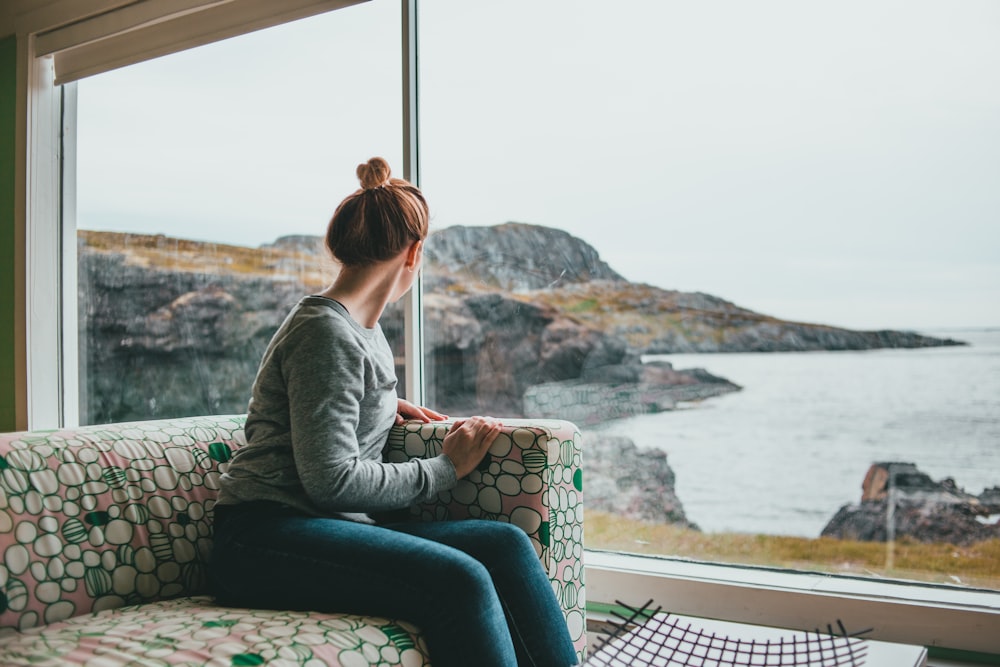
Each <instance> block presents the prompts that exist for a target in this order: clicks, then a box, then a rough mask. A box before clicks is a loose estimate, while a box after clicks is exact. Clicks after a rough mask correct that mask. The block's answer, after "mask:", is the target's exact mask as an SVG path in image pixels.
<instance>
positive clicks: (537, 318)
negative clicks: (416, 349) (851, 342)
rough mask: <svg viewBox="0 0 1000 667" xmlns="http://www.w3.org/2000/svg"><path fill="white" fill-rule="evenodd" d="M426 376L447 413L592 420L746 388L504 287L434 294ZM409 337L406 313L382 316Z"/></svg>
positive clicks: (393, 330)
mask: <svg viewBox="0 0 1000 667" xmlns="http://www.w3.org/2000/svg"><path fill="white" fill-rule="evenodd" d="M424 313H425V323H426V327H425V331H426V334H425V340H424V344H425V347H426V349H427V351H428V358H429V359H430V360H431V363H430V364H428V369H427V379H428V384H427V386H428V388H429V389H430V390H431V396H432V402H433V403H434V405H435V406H438V407H439V409H441V410H442V411H444V412H445V413H446V414H469V413H485V414H499V415H504V416H509V417H558V418H562V419H569V420H571V421H576V422H577V423H580V424H585V425H591V424H595V423H599V422H602V421H607V420H609V419H616V418H620V417H625V416H629V415H634V414H643V413H648V412H658V411H662V410H669V409H672V408H673V407H674V406H675V404H676V403H677V401H688V400H696V399H701V398H707V397H709V396H718V395H720V394H723V393H727V392H729V391H736V390H738V389H739V387H738V386H737V385H735V384H732V383H730V382H728V381H727V380H725V379H723V378H717V377H714V376H712V375H710V374H708V373H705V372H704V371H701V370H695V371H691V372H688V371H677V370H674V369H673V367H672V366H671V365H670V364H667V363H661V362H653V363H647V364H644V363H642V361H641V360H640V359H639V358H638V357H636V356H634V355H630V354H629V353H628V351H627V345H626V344H625V342H624V341H622V340H621V339H618V338H615V337H612V336H608V335H607V334H604V333H602V332H600V331H596V330H594V329H592V328H590V327H587V326H584V325H582V324H581V323H579V322H577V321H576V320H575V319H573V318H571V317H567V316H566V315H565V314H564V313H562V312H560V311H559V310H557V309H555V308H553V307H550V306H546V305H536V304H534V303H530V302H526V301H524V300H522V299H520V298H514V297H510V296H504V295H502V294H499V293H486V294H473V295H468V296H464V297H458V296H450V295H443V294H440V293H438V294H428V295H427V296H426V297H425V301H424ZM382 326H383V328H384V329H385V330H386V334H387V335H389V337H390V338H391V339H392V338H397V337H398V338H401V336H398V334H401V332H402V318H401V316H399V314H398V313H397V314H396V315H395V316H393V317H390V318H383V322H382Z"/></svg>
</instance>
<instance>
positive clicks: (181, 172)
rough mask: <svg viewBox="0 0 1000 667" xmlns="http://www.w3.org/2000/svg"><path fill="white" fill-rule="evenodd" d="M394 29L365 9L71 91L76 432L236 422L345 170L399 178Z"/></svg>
mask: <svg viewBox="0 0 1000 667" xmlns="http://www.w3.org/2000/svg"><path fill="white" fill-rule="evenodd" d="M400 29H401V28H400V16H399V3H397V2H393V1H392V0H377V1H375V2H370V3H364V4H362V5H360V6H356V7H349V8H346V9H343V10H338V11H335V12H332V13H329V14H325V15H322V16H317V17H313V18H310V19H305V20H302V21H298V22H295V23H291V24H287V25H283V26H279V27H276V28H272V29H270V30H266V31H261V32H256V33H251V34H248V35H244V36H241V37H238V38H234V39H230V40H226V41H224V42H220V43H217V44H213V45H209V46H205V47H201V48H198V49H195V50H191V51H187V52H183V53H179V54H176V55H172V56H168V57H165V58H161V59H158V60H153V61H150V62H146V63H141V64H138V65H134V66H132V67H128V68H125V69H120V70H116V71H112V72H109V73H107V74H102V75H100V76H95V77H92V78H90V79H86V80H84V81H81V82H80V83H79V88H78V96H79V109H78V123H77V126H78V135H79V140H78V153H79V159H78V165H77V175H78V213H77V216H78V228H79V234H78V237H79V248H78V257H79V312H80V324H79V326H80V336H79V340H80V357H79V359H80V392H81V401H80V402H81V406H80V412H81V422H82V423H106V422H112V421H126V420H132V419H147V418H154V417H175V416H184V415H198V414H227V413H242V412H245V411H246V407H247V399H248V398H249V392H250V386H251V383H252V381H253V377H254V373H255V371H256V369H257V365H258V363H259V362H260V358H261V354H262V353H263V350H264V347H265V346H266V344H267V342H268V340H269V339H270V337H271V335H272V334H273V333H274V331H275V330H276V329H277V327H278V325H279V324H280V323H281V321H282V320H283V319H284V317H285V315H286V314H287V311H288V309H289V308H290V306H291V305H292V304H293V303H294V302H295V301H296V300H297V299H298V298H300V297H301V296H302V295H303V294H306V293H308V292H310V291H315V290H316V289H317V288H321V287H323V286H325V284H327V283H328V282H329V280H330V278H331V277H332V275H333V273H332V272H333V268H332V266H331V265H330V264H329V263H328V261H327V258H326V255H325V251H324V250H323V249H322V245H321V237H322V235H323V234H324V233H325V231H326V223H327V221H328V220H329V218H330V216H331V215H332V213H333V210H334V208H335V207H336V206H337V204H338V203H339V202H340V200H341V199H342V198H343V197H344V196H345V195H346V194H348V193H350V192H351V191H353V190H354V189H356V188H357V185H358V184H357V180H356V179H355V177H354V169H355V167H356V165H357V164H358V163H360V162H363V161H365V160H367V159H368V158H369V157H371V156H372V155H383V156H384V157H386V158H387V159H388V160H390V162H391V163H392V164H394V165H400V164H401V154H402V123H401V120H400V113H401V112H400V110H401V108H402V100H401V89H402V84H401V69H400V65H399V62H400V47H399V34H400ZM359 54H362V55H359Z"/></svg>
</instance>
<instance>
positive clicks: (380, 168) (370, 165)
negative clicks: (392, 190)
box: [358, 157, 390, 190]
mask: <svg viewBox="0 0 1000 667" xmlns="http://www.w3.org/2000/svg"><path fill="white" fill-rule="evenodd" d="M389 174H390V170H389V163H388V162H386V161H385V159H383V158H380V157H373V158H372V159H370V160H368V162H366V163H364V164H359V165H358V180H360V181H361V187H362V189H364V190H373V189H375V188H380V187H382V186H383V185H386V184H387V183H388V182H389Z"/></svg>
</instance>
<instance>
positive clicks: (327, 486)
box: [218, 296, 456, 522]
mask: <svg viewBox="0 0 1000 667" xmlns="http://www.w3.org/2000/svg"><path fill="white" fill-rule="evenodd" d="M396 408H397V404H396V373H395V366H394V363H393V357H392V351H391V350H390V348H389V343H388V341H386V339H385V334H383V333H382V328H381V327H380V326H378V325H376V326H375V328H373V329H366V328H364V327H362V326H361V325H360V324H358V323H357V322H355V321H354V320H353V319H352V318H351V316H350V315H349V314H348V312H347V310H346V309H345V308H344V307H343V306H342V305H341V304H339V303H338V302H336V301H333V300H331V299H327V298H324V297H319V296H307V297H305V298H303V299H302V300H301V301H299V303H298V304H297V305H296V306H295V307H294V308H293V309H292V311H291V312H290V313H289V314H288V317H287V318H285V321H284V322H283V323H282V325H281V327H280V328H279V329H278V331H277V332H276V333H275V334H274V337H273V338H272V339H271V342H270V344H269V345H268V347H267V350H266V351H265V352H264V358H263V360H262V361H261V364H260V368H259V369H258V371H257V379H256V380H255V381H254V384H253V391H252V394H251V398H250V405H249V409H248V415H247V422H246V437H247V445H246V446H245V447H243V448H242V449H240V450H238V451H237V452H236V455H235V456H234V457H233V459H232V460H231V461H230V462H229V469H228V470H227V472H226V474H224V475H223V476H222V478H221V482H220V485H221V490H220V493H219V500H218V502H219V504H224V505H225V504H235V503H240V502H248V501H252V500H271V501H275V502H279V503H284V504H286V505H290V506H292V507H295V508H297V509H300V510H302V511H303V512H306V513H308V514H313V515H317V516H329V515H332V516H340V517H343V518H349V519H353V520H356V521H368V522H370V521H371V518H370V517H368V515H367V514H366V513H367V512H380V511H386V510H395V509H400V508H403V507H407V506H409V505H412V504H414V503H418V502H423V501H425V500H428V499H430V498H432V497H433V496H435V495H436V494H437V493H439V492H441V491H445V490H448V489H450V488H452V487H454V486H455V483H456V478H455V467H454V465H453V464H452V462H451V460H450V459H449V458H448V457H446V456H444V455H439V456H437V457H434V458H429V459H414V460H412V461H408V462H406V463H384V462H383V461H382V449H383V447H384V446H385V442H386V439H387V438H388V435H389V429H390V428H391V427H392V425H393V424H394V423H395V418H396Z"/></svg>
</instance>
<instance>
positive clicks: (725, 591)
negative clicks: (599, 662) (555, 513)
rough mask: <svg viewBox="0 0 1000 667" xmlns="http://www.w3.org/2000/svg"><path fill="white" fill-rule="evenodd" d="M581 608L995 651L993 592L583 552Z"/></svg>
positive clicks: (998, 617) (998, 618)
mask: <svg viewBox="0 0 1000 667" xmlns="http://www.w3.org/2000/svg"><path fill="white" fill-rule="evenodd" d="M584 560H585V564H586V582H587V601H588V604H592V603H596V604H608V605H614V604H615V603H616V602H618V601H621V602H624V603H626V604H629V605H633V606H639V605H642V604H644V603H645V602H646V601H647V600H650V599H652V600H653V602H654V604H655V605H660V606H662V608H663V610H664V611H669V612H672V613H676V614H684V615H689V616H698V617H702V618H712V619H718V620H723V621H736V622H741V623H753V624H757V625H769V626H775V627H783V628H792V629H796V630H803V631H810V630H815V629H817V628H825V627H826V626H827V625H828V624H831V625H835V624H836V622H837V621H838V620H839V621H841V622H842V623H843V624H844V626H845V627H846V628H847V629H848V631H852V632H856V631H860V630H865V629H868V628H871V632H869V633H868V634H866V635H865V636H866V637H868V638H870V639H874V640H879V641H887V642H901V643H907V644H919V645H922V646H927V647H946V648H949V649H956V650H960V651H970V652H977V653H994V654H995V653H1000V639H997V637H998V636H1000V633H998V630H1000V593H997V592H993V591H983V590H970V589H961V588H952V587H947V586H928V585H923V584H917V583H913V584H910V583H906V582H895V581H880V580H871V579H859V578H853V577H846V576H838V575H826V574H814V573H801V572H791V571H783V570H769V569H764V568H750V567H739V566H730V565H716V564H709V563H699V562H694V561H685V560H674V559H669V558H658V557H652V556H644V555H632V554H622V553H615V552H607V551H589V550H588V551H587V552H586V553H585V556H584Z"/></svg>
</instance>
